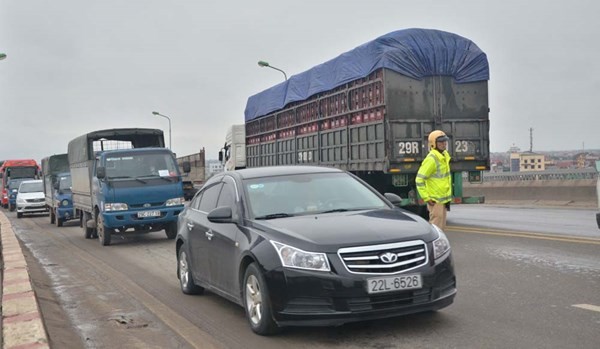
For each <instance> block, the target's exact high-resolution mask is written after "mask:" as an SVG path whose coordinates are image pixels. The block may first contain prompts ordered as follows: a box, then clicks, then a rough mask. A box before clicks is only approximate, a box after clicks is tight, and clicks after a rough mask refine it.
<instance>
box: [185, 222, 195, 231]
mask: <svg viewBox="0 0 600 349" xmlns="http://www.w3.org/2000/svg"><path fill="white" fill-rule="evenodd" d="M186 225H187V227H188V230H189V231H192V229H194V225H193V224H192V223H187V224H186Z"/></svg>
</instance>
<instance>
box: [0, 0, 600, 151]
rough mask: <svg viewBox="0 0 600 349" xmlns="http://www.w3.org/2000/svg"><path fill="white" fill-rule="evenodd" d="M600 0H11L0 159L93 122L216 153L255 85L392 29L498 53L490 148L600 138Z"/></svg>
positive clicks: (0, 65) (1, 11) (4, 6)
mask: <svg viewBox="0 0 600 349" xmlns="http://www.w3.org/2000/svg"><path fill="white" fill-rule="evenodd" d="M598 13H600V3H598V2H596V1H591V0H589V1H588V0H585V1H573V2H565V1H558V0H551V1H542V0H534V1H528V2H521V1H514V0H509V1H503V2H487V1H476V0H469V1H456V0H450V1H444V2H440V1H434V0H424V1H419V2H414V1H412V2H407V1H401V0H396V1H372V2H365V1H358V0H347V1H341V0H330V1H313V0H307V1H303V2H295V3H291V2H290V3H288V2H281V1H253V2H245V1H224V2H220V3H209V4H207V3H202V2H198V1H177V2H164V1H158V0H148V1H140V0H131V1H115V0H106V1H76V0H58V1H42V0H31V1H2V2H1V5H0V53H5V54H6V55H7V58H6V59H4V60H2V61H0V117H1V119H0V122H1V127H2V130H3V132H2V133H1V135H0V140H1V142H2V143H1V144H2V146H1V147H0V159H10V158H33V159H36V160H38V161H39V160H40V159H41V158H43V157H46V156H49V155H52V154H58V153H65V152H66V150H67V143H68V142H69V141H70V140H71V139H73V138H75V137H77V136H80V135H82V134H84V133H87V132H91V131H95V130H100V129H110V128H120V127H143V128H159V129H162V130H163V131H164V134H165V143H166V144H167V145H168V144H169V125H168V120H166V119H165V118H163V117H159V116H155V115H152V111H157V112H160V113H161V114H164V115H167V116H169V117H170V118H171V123H172V134H173V139H172V141H171V142H172V144H173V151H174V152H175V153H177V155H178V156H183V155H189V154H193V153H197V152H198V151H199V150H200V149H201V148H205V151H206V159H207V160H209V159H216V158H217V153H218V151H219V149H220V147H221V146H222V145H223V143H224V141H225V133H226V131H227V128H228V127H229V126H230V125H232V124H241V123H243V122H244V109H245V107H246V101H247V99H248V97H250V96H251V95H254V94H256V93H258V92H260V91H263V90H265V89H267V88H269V87H271V86H273V85H275V84H278V83H280V82H281V81H283V75H282V74H281V73H280V72H278V71H276V70H273V69H268V68H261V67H259V66H258V65H257V62H258V61H259V60H265V61H268V62H269V63H270V64H272V65H273V66H275V67H278V68H281V69H283V70H284V71H285V72H286V74H287V76H288V77H290V76H292V75H295V74H298V73H301V72H303V71H305V70H307V69H310V68H311V67H313V66H315V65H318V64H320V63H323V62H325V61H327V60H329V59H332V58H334V57H336V56H338V55H340V54H342V53H344V52H346V51H349V50H351V49H353V48H355V47H356V46H359V45H361V44H363V43H365V42H367V41H370V40H373V39H375V38H376V37H378V36H381V35H384V34H386V33H389V32H392V31H395V30H399V29H407V28H431V29H438V30H443V31H448V32H452V33H456V34H458V35H461V36H463V37H465V38H468V39H470V40H472V41H473V42H474V43H475V44H477V45H478V46H479V48H480V49H481V50H482V51H484V52H485V53H486V54H487V57H488V60H489V65H490V80H489V82H488V86H489V105H490V124H491V126H490V151H491V152H505V151H508V149H509V148H510V147H511V146H513V145H515V146H517V147H519V148H520V149H521V150H523V151H525V150H529V142H530V138H529V137H530V135H529V128H533V129H534V131H533V151H534V152H535V151H563V150H564V151H570V150H577V149H582V150H583V149H585V150H594V149H596V150H597V149H600V137H599V136H598V135H597V132H598V130H599V129H600V116H598V115H596V114H598V112H597V110H596V101H597V100H598V98H599V97H600V40H598V39H597V35H598V34H600V21H598V20H597V14H598Z"/></svg>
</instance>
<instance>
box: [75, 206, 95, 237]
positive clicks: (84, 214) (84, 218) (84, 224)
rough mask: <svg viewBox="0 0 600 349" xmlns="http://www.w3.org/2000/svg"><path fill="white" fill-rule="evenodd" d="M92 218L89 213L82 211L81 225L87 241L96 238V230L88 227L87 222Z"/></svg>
mask: <svg viewBox="0 0 600 349" xmlns="http://www.w3.org/2000/svg"><path fill="white" fill-rule="evenodd" d="M90 216H91V215H90V214H89V213H87V212H83V211H81V216H80V217H81V218H80V224H79V225H80V226H81V227H82V228H83V236H85V238H86V239H92V238H94V237H95V232H94V228H88V226H87V221H88V220H89V219H90Z"/></svg>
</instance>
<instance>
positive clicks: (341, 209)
mask: <svg viewBox="0 0 600 349" xmlns="http://www.w3.org/2000/svg"><path fill="white" fill-rule="evenodd" d="M346 211H354V210H349V209H347V208H336V209H333V210H327V211H323V212H320V213H334V212H346Z"/></svg>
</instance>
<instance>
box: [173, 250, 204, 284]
mask: <svg viewBox="0 0 600 349" xmlns="http://www.w3.org/2000/svg"><path fill="white" fill-rule="evenodd" d="M177 277H178V278H179V286H180V287H181V292H183V293H185V294H202V293H204V287H200V286H198V285H196V284H195V283H194V279H193V278H192V267H191V265H190V260H189V258H188V256H187V253H186V250H185V248H184V246H183V245H182V246H181V247H180V248H179V255H178V256H177Z"/></svg>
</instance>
